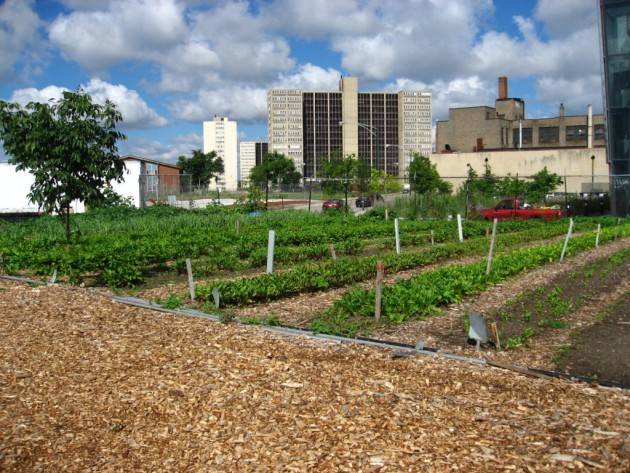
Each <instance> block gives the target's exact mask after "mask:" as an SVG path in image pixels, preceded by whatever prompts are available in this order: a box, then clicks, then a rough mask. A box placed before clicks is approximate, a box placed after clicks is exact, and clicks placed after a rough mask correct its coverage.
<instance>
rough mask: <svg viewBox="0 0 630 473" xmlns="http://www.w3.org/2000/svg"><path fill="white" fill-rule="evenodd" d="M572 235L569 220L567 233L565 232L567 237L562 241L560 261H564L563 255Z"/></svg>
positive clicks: (571, 220) (571, 226)
mask: <svg viewBox="0 0 630 473" xmlns="http://www.w3.org/2000/svg"><path fill="white" fill-rule="evenodd" d="M572 233H573V219H570V220H569V231H568V232H567V236H566V238H565V239H564V245H563V247H562V254H561V255H560V261H563V260H564V255H565V254H566V252H567V246H569V239H570V238H571V234H572Z"/></svg>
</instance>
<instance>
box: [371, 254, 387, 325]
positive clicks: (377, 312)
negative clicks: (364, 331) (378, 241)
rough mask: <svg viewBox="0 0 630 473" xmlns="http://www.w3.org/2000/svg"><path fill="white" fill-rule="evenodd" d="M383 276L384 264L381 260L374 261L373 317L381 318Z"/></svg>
mask: <svg viewBox="0 0 630 473" xmlns="http://www.w3.org/2000/svg"><path fill="white" fill-rule="evenodd" d="M384 276H385V265H384V264H383V262H382V261H379V262H377V263H376V299H375V301H374V318H375V319H376V320H379V319H380V318H381V299H382V298H383V277H384Z"/></svg>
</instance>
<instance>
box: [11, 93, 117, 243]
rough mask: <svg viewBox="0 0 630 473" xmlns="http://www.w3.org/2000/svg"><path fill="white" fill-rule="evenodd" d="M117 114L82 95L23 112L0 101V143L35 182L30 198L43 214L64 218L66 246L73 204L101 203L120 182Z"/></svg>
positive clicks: (107, 105)
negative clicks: (110, 188) (48, 213)
mask: <svg viewBox="0 0 630 473" xmlns="http://www.w3.org/2000/svg"><path fill="white" fill-rule="evenodd" d="M120 121H122V115H121V114H120V112H118V110H116V106H115V105H114V104H113V103H112V102H110V101H106V102H105V104H104V105H99V104H95V103H93V102H92V99H91V98H90V96H89V95H88V94H86V93H85V92H83V91H82V90H78V91H77V92H64V93H63V96H62V98H61V99H60V100H58V101H56V102H52V101H51V102H49V103H36V102H30V103H29V104H27V105H26V106H25V107H24V108H22V107H21V106H20V105H19V104H16V103H7V102H3V101H0V140H2V141H3V146H4V149H5V151H6V153H7V154H8V155H9V156H10V158H11V162H12V163H13V164H15V165H16V168H17V169H18V170H20V171H28V172H30V173H31V174H32V175H33V177H34V178H35V182H34V183H33V185H32V186H31V190H30V193H29V198H30V199H31V200H32V201H33V202H36V203H37V204H38V205H39V206H40V207H41V208H42V209H43V210H44V211H46V212H56V213H58V214H59V215H64V218H65V227H66V240H67V241H70V207H71V204H72V202H73V201H75V200H81V201H84V202H85V203H86V204H87V205H88V206H93V205H97V204H99V203H101V202H103V201H104V200H105V199H106V193H105V189H106V188H107V186H108V185H109V184H110V183H111V182H112V181H117V182H120V181H122V178H123V170H124V164H123V162H122V161H121V160H120V159H119V157H118V148H117V146H116V142H117V141H118V140H121V139H124V138H125V136H124V135H123V134H122V133H120V132H118V131H117V130H116V125H117V123H118V122H120Z"/></svg>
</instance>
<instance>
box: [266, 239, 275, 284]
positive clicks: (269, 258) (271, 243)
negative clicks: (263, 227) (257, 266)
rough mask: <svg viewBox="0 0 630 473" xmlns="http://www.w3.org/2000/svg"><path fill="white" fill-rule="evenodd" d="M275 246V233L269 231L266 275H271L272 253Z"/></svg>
mask: <svg viewBox="0 0 630 473" xmlns="http://www.w3.org/2000/svg"><path fill="white" fill-rule="evenodd" d="M275 244H276V232H275V231H273V230H269V240H268V241H267V274H271V273H273V251H274V247H275Z"/></svg>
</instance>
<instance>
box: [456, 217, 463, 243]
mask: <svg viewBox="0 0 630 473" xmlns="http://www.w3.org/2000/svg"><path fill="white" fill-rule="evenodd" d="M457 231H458V233H459V241H464V229H463V228H462V216H461V215H460V214H457Z"/></svg>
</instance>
